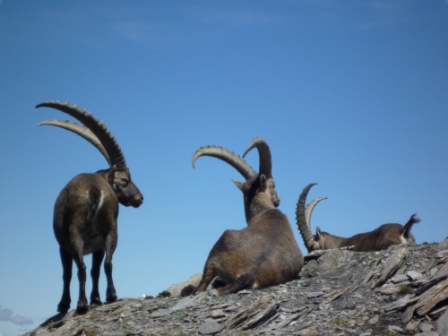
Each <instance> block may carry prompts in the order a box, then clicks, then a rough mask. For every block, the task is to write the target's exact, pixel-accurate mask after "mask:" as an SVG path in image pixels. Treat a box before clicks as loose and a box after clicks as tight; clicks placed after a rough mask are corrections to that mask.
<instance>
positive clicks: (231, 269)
mask: <svg viewBox="0 0 448 336" xmlns="http://www.w3.org/2000/svg"><path fill="white" fill-rule="evenodd" d="M254 147H256V148H257V149H258V150H259V154H260V172H259V173H258V174H255V175H252V174H251V173H250V169H247V166H246V165H245V164H244V163H242V162H241V161H242V160H236V159H235V157H236V156H235V155H234V154H233V155H229V154H228V153H229V152H228V151H226V150H223V149H222V148H219V150H218V148H214V150H213V151H212V150H211V149H209V150H208V154H204V152H203V151H202V152H201V153H202V154H201V155H212V153H213V155H212V156H215V157H219V158H221V159H222V160H224V161H226V162H228V163H229V164H231V165H232V166H233V167H234V168H236V169H237V170H238V171H239V172H240V173H241V174H242V175H243V176H244V177H245V178H246V182H244V183H239V182H235V183H236V184H237V186H238V187H239V188H240V190H241V191H242V192H243V194H244V205H245V210H246V219H247V224H248V226H247V227H246V228H244V229H242V230H226V231H225V232H224V233H223V235H222V236H221V237H220V238H219V239H218V241H217V242H216V243H215V245H214V246H213V248H212V250H211V251H210V254H209V256H208V258H207V261H206V263H205V266H204V273H203V276H202V279H201V282H200V283H199V285H198V286H197V287H194V286H192V285H190V286H187V287H185V288H184V289H183V290H182V293H181V295H182V296H186V295H190V294H193V293H196V292H201V291H205V290H206V289H207V287H208V285H209V284H210V282H211V281H212V280H213V279H214V278H215V277H219V280H220V281H219V282H218V283H219V284H220V285H221V286H222V287H220V288H218V294H219V295H224V294H228V293H234V292H237V291H239V290H241V289H244V288H262V287H267V286H271V285H278V284H281V283H285V282H287V281H290V280H293V279H294V278H296V277H297V276H298V274H299V272H300V270H301V268H302V266H303V262H304V261H303V256H302V253H301V252H300V249H299V247H298V245H297V242H296V240H295V238H294V234H293V231H292V228H291V225H290V224H289V221H288V219H287V217H286V216H285V215H284V214H283V213H282V212H281V211H280V210H278V209H276V208H275V207H276V205H278V202H279V198H278V195H277V193H276V192H275V190H274V186H273V180H272V173H271V158H270V152H269V147H268V145H267V144H266V142H265V141H264V140H263V139H261V138H256V139H255V140H254V141H253V142H252V144H251V145H250V146H249V148H248V150H247V151H249V150H250V149H252V148H254ZM206 148H207V147H206ZM247 151H246V153H247ZM217 153H218V154H217ZM268 154H269V155H268ZM198 156H200V155H198V153H197V152H196V153H195V155H194V156H193V162H194V161H195V160H196V158H197V157H198ZM214 284H215V285H216V282H215V283H214Z"/></svg>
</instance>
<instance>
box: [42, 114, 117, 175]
mask: <svg viewBox="0 0 448 336" xmlns="http://www.w3.org/2000/svg"><path fill="white" fill-rule="evenodd" d="M42 125H50V126H57V127H61V128H64V129H66V130H68V131H71V132H73V133H75V134H78V135H79V136H81V137H83V138H84V139H86V140H87V141H88V142H90V143H91V144H92V145H94V146H95V147H96V148H97V149H98V150H99V151H100V152H101V154H103V156H104V158H105V159H106V160H107V163H109V166H112V165H111V162H110V159H109V155H108V154H107V152H106V150H105V149H104V147H103V145H102V144H101V142H100V141H99V140H98V138H97V137H96V136H95V134H93V133H92V131H91V130H89V129H88V128H87V127H86V126H84V125H79V124H77V123H72V122H71V121H68V120H65V121H63V120H57V119H50V120H44V121H42V122H40V123H38V124H37V126H42Z"/></svg>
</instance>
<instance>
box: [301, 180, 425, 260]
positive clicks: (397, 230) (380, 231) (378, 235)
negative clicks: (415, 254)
mask: <svg viewBox="0 0 448 336" xmlns="http://www.w3.org/2000/svg"><path fill="white" fill-rule="evenodd" d="M314 185H316V183H310V184H309V185H307V186H306V187H305V188H304V189H303V191H302V193H301V195H300V197H299V201H298V202H297V208H296V220H297V225H298V227H299V231H300V234H301V235H302V238H303V241H304V243H305V247H306V248H307V249H308V252H312V251H315V250H328V249H333V248H338V247H344V246H354V248H353V251H357V252H371V251H380V250H385V249H387V248H388V247H389V246H391V245H398V244H403V243H415V237H414V235H413V234H412V233H411V228H412V226H413V225H414V224H415V223H418V222H420V218H417V217H416V216H417V214H413V215H412V216H411V218H410V219H409V220H408V222H407V223H406V224H405V225H404V226H403V225H401V224H397V223H392V224H383V225H381V226H380V227H379V228H377V229H375V230H373V231H370V232H365V233H359V234H357V235H354V236H353V237H350V238H342V237H338V236H334V235H331V234H329V233H327V232H322V231H321V230H320V228H319V227H317V228H316V235H314V236H313V234H312V233H311V222H310V221H311V213H312V212H313V209H314V207H315V206H316V204H317V203H319V202H320V201H322V200H323V199H326V197H319V198H316V199H314V200H313V201H312V202H311V203H310V204H309V205H308V206H307V207H305V202H306V197H307V195H308V192H309V190H310V189H311V187H312V186H314Z"/></svg>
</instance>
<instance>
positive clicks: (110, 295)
mask: <svg viewBox="0 0 448 336" xmlns="http://www.w3.org/2000/svg"><path fill="white" fill-rule="evenodd" d="M115 246H116V237H115V239H114V237H112V236H108V237H107V239H106V260H105V261H104V272H105V273H106V279H107V290H106V302H107V303H112V302H115V301H117V292H116V291H115V286H114V280H113V278H112V255H113V254H114V251H115Z"/></svg>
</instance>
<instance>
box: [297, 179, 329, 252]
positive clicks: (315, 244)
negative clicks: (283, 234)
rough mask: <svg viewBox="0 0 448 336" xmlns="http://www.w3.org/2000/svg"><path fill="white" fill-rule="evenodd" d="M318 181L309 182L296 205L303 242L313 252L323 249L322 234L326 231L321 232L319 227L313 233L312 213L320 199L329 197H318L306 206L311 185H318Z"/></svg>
mask: <svg viewBox="0 0 448 336" xmlns="http://www.w3.org/2000/svg"><path fill="white" fill-rule="evenodd" d="M316 184H317V183H310V184H308V185H307V186H306V187H305V188H304V189H303V191H302V193H301V194H300V197H299V201H298V202H297V207H296V221H297V226H298V227H299V231H300V234H301V235H302V238H303V242H304V244H305V247H306V248H307V250H308V252H312V251H315V250H320V249H323V247H322V246H321V245H322V242H321V240H322V235H323V234H325V232H321V230H320V228H319V227H317V229H316V235H315V236H313V234H312V233H311V214H312V212H313V209H314V207H315V206H316V205H317V203H319V202H320V201H322V200H324V199H327V198H326V197H318V198H316V199H314V200H312V201H311V202H310V204H308V205H307V206H306V207H305V202H306V197H307V196H308V192H309V191H310V189H311V187H312V186H314V185H316Z"/></svg>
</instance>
